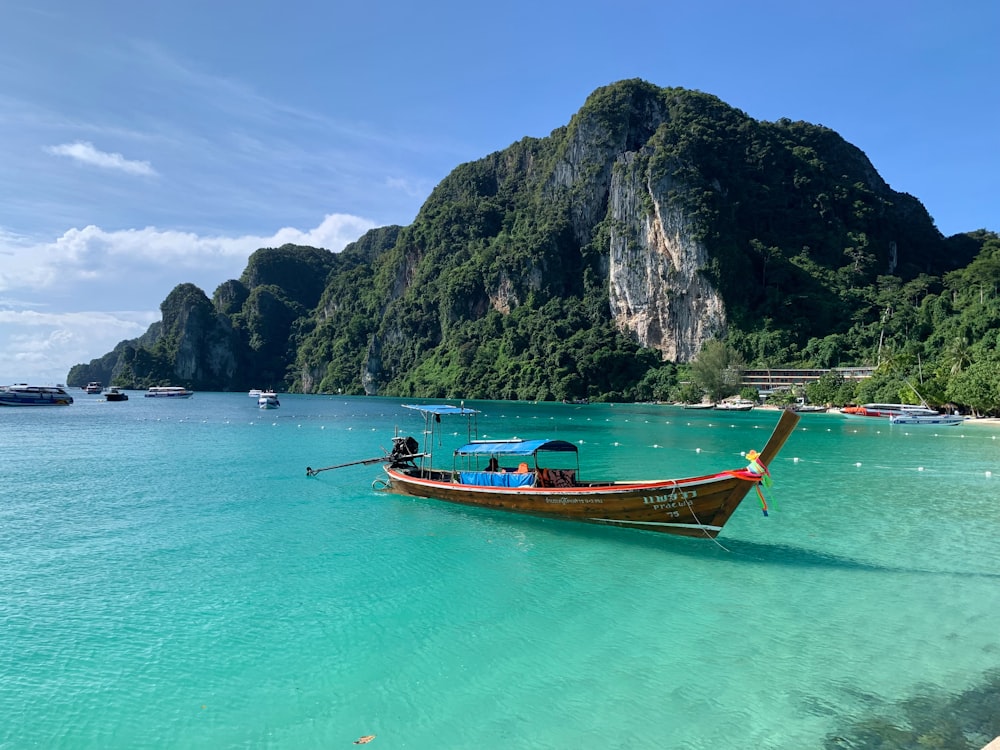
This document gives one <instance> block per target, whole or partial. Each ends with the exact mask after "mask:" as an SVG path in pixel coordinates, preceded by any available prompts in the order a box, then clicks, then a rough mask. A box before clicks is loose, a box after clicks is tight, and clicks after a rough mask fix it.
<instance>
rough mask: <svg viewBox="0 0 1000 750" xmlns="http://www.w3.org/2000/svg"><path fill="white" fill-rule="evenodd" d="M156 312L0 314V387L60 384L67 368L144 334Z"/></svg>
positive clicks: (94, 357) (156, 316)
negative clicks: (25, 384)
mask: <svg viewBox="0 0 1000 750" xmlns="http://www.w3.org/2000/svg"><path fill="white" fill-rule="evenodd" d="M159 318H160V314H159V311H156V312H153V311H144V312H118V313H95V312H70V313H60V314H55V313H44V312H38V311H36V310H2V309H0V384H6V383H11V382H29V381H31V382H35V383H42V384H48V383H63V382H65V381H66V375H67V373H68V372H69V368H70V366H72V365H73V364H77V363H81V362H89V361H90V360H92V359H96V358H97V357H100V356H103V355H104V354H106V353H107V352H109V351H111V350H112V349H114V348H115V346H116V345H117V344H118V343H119V342H120V341H123V340H125V339H132V338H136V337H137V336H140V335H142V334H143V333H144V332H145V331H146V329H147V328H149V326H150V325H151V324H152V323H154V322H155V321H157V320H159Z"/></svg>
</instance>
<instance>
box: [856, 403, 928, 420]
mask: <svg viewBox="0 0 1000 750" xmlns="http://www.w3.org/2000/svg"><path fill="white" fill-rule="evenodd" d="M840 413H841V414H843V415H844V416H846V417H883V418H885V417H895V416H897V415H900V414H901V415H904V416H911V417H914V416H923V417H935V416H937V415H938V413H937V412H936V411H935V410H934V409H931V408H930V407H928V406H927V405H926V404H925V405H917V404H862V405H861V406H845V407H844V408H842V409H841V410H840Z"/></svg>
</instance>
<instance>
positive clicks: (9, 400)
mask: <svg viewBox="0 0 1000 750" xmlns="http://www.w3.org/2000/svg"><path fill="white" fill-rule="evenodd" d="M72 403H73V397H72V396H70V395H69V393H67V392H66V389H65V388H63V387H62V386H61V385H28V384H27V383H15V384H14V385H5V386H2V387H0V406H69V405H70V404H72Z"/></svg>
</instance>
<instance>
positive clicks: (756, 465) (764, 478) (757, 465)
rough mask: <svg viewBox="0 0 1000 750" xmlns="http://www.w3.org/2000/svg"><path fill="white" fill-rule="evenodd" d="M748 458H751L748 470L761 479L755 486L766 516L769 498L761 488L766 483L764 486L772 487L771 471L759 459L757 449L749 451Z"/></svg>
mask: <svg viewBox="0 0 1000 750" xmlns="http://www.w3.org/2000/svg"><path fill="white" fill-rule="evenodd" d="M747 458H748V459H749V461H750V463H749V464H747V469H746V470H747V471H748V472H750V473H751V474H755V475H757V476H759V477H760V481H759V482H757V483H756V484H755V485H754V488H755V489H756V490H757V497H759V498H760V507H761V510H762V511H763V512H764V515H765V516H766V515H767V499H766V498H765V497H764V491H763V490H761V485H764V487H766V488H770V487H771V472H770V471H768V469H767V467H766V466H764V464H763V463H761V462H760V461H759V460H758V459H759V458H760V454H759V453H758V452H757V451H754V450H751V451H748V452H747ZM773 504H774V503H773V502H772V505H773Z"/></svg>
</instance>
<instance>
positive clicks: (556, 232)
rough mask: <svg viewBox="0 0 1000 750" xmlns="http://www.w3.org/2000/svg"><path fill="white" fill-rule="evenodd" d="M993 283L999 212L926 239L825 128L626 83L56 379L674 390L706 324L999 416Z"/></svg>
mask: <svg viewBox="0 0 1000 750" xmlns="http://www.w3.org/2000/svg"><path fill="white" fill-rule="evenodd" d="M998 282H1000V237H998V235H997V234H996V233H995V232H992V231H987V230H986V229H974V230H972V231H969V232H967V233H963V234H958V235H954V236H951V237H944V236H942V235H941V233H940V232H939V231H938V230H937V228H936V226H935V225H934V222H933V220H932V218H931V217H930V216H929V215H928V213H927V211H926V209H925V208H924V206H923V205H922V204H921V203H920V201H919V200H918V199H917V198H915V197H913V196H911V195H908V194H905V193H898V192H895V191H893V190H892V189H891V188H890V187H889V186H888V185H887V184H886V183H885V181H884V180H883V179H882V178H881V177H880V176H879V174H878V172H877V171H876V169H875V168H874V166H873V165H872V164H871V163H870V161H869V160H868V158H867V157H866V156H865V154H864V153H863V152H862V151H861V150H859V149H858V148H856V147H855V146H852V145H851V144H849V143H847V142H846V141H845V140H844V139H843V138H841V137H840V136H839V135H838V134H837V133H835V132H834V131H832V130H830V129H829V128H825V127H822V126H819V125H812V124H809V123H805V122H793V121H791V120H787V119H782V120H779V121H777V122H763V121H758V120H754V119H752V118H750V117H748V116H747V115H746V114H745V113H743V112H741V111H739V110H737V109H734V108H732V107H730V106H728V105H726V104H725V103H724V102H722V101H720V100H719V99H718V98H717V97H714V96H711V95H709V94H705V93H701V92H698V91H691V90H685V89H680V88H661V87H658V86H655V85H653V84H650V83H648V82H645V81H642V80H628V81H620V82H618V83H614V84H612V85H609V86H606V87H603V88H600V89H598V90H597V91H595V92H594V93H593V94H591V95H590V96H589V97H588V98H587V101H586V102H585V103H584V105H583V106H582V107H581V109H580V110H579V111H578V112H577V113H576V114H575V115H574V116H573V118H572V119H571V120H570V122H569V123H568V124H567V125H566V126H564V127H561V128H558V129H557V130H555V131H553V132H552V133H551V134H550V135H549V136H548V137H546V138H524V139H522V140H520V141H518V142H517V143H514V144H512V145H511V146H509V147H508V148H506V149H504V150H503V151H498V152H496V153H493V154H490V155H488V156H485V157H484V158H482V159H480V160H478V161H475V162H470V163H467V164H461V165H459V166H457V167H456V168H455V169H454V170H453V171H452V172H451V174H449V175H448V176H447V177H446V178H445V179H444V180H442V182H441V183H440V184H439V185H438V186H437V187H436V188H435V189H434V191H433V192H432V193H431V195H430V197H429V198H428V199H427V201H426V202H425V203H424V205H423V207H422V208H421V210H420V212H419V214H418V215H417V217H416V219H415V220H414V222H413V223H412V224H411V225H409V226H406V227H399V226H390V227H381V228H378V229H374V230H372V231H370V232H368V233H367V234H365V235H364V236H363V237H361V238H360V239H359V240H358V241H357V242H354V243H352V244H351V245H349V246H348V247H346V248H345V249H344V250H343V251H342V252H340V253H332V252H329V251H327V250H324V249H320V248H312V247H302V246H293V245H285V246H283V247H279V248H262V249H260V250H258V251H257V252H255V253H254V254H253V255H252V256H251V257H250V259H249V261H248V263H247V267H246V269H245V270H244V272H243V274H242V275H241V277H240V278H239V279H233V280H229V281H226V282H225V283H223V284H222V285H220V286H219V287H218V288H217V289H216V290H215V291H214V293H213V295H212V298H211V299H209V298H208V296H207V295H206V294H205V292H204V291H202V290H201V289H199V288H197V287H196V286H194V285H192V284H185V283H181V284H179V285H178V286H177V287H176V288H175V289H174V290H173V291H172V292H171V293H170V294H169V295H168V296H167V298H166V299H165V300H164V301H163V303H162V304H161V306H160V309H161V312H162V320H161V321H159V322H158V323H156V324H154V325H153V326H151V327H150V329H149V330H148V331H147V332H146V333H145V334H144V335H143V336H141V337H140V338H138V339H133V340H130V341H123V342H121V343H119V344H118V345H117V346H116V347H115V349H114V350H113V351H111V352H109V353H107V354H105V355H104V356H102V357H100V358H99V359H95V360H92V361H91V362H90V363H87V364H78V365H75V366H74V367H73V368H72V369H71V370H70V372H69V375H68V377H67V383H68V384H69V385H83V384H85V383H87V382H90V381H101V382H103V383H107V384H110V385H115V386H118V387H125V388H146V387H148V386H150V385H158V384H165V383H170V384H174V385H185V386H189V387H191V388H194V389H196V390H220V391H232V390H245V389H248V388H249V387H253V386H255V385H258V384H260V383H268V384H274V385H281V386H282V387H283V388H284V389H285V390H288V391H298V392H303V393H344V394H381V395H395V396H401V397H403V396H405V397H433V398H470V399H474V398H488V399H524V400H582V399H587V400H591V401H595V400H596V401H599V400H611V401H634V400H643V401H645V400H680V399H685V398H691V397H693V396H694V395H695V394H696V393H698V392H699V391H700V390H704V384H703V383H701V382H700V380H699V378H697V377H695V375H696V374H697V372H698V369H699V368H698V367H693V365H695V364H696V363H697V362H698V360H699V357H703V358H705V359H707V357H706V355H705V354H704V352H705V351H706V346H707V345H709V344H710V343H711V344H712V346H713V347H715V351H716V352H722V353H723V355H724V358H723V359H724V361H723V365H722V366H723V367H726V368H729V369H731V370H732V369H739V368H740V367H754V368H766V367H811V368H835V367H842V366H861V365H864V366H871V367H874V368H875V375H874V376H873V377H872V378H869V379H867V380H866V381H864V383H863V384H861V385H858V384H853V383H852V384H850V387H847V386H846V385H845V384H844V383H833V382H831V383H827V384H825V386H824V387H825V390H824V391H822V395H824V396H831V397H832V398H834V399H838V400H841V401H846V400H853V399H858V400H871V401H898V400H900V398H901V397H902V395H901V394H906V395H907V396H908V397H912V393H911V388H912V386H913V384H916V385H917V387H918V388H919V390H920V393H921V394H922V396H923V397H926V398H927V399H929V400H933V401H934V402H936V403H940V404H943V403H952V404H955V405H956V406H959V407H962V408H966V409H970V410H972V411H974V412H976V413H996V412H997V411H998V409H1000V350H998V340H1000V310H998V308H1000V305H998V298H997V289H998ZM714 356H716V357H717V356H718V354H716V355H714ZM705 364H706V363H705V361H702V368H701V369H702V370H704V369H705V367H704V366H705ZM737 387H738V386H737Z"/></svg>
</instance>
